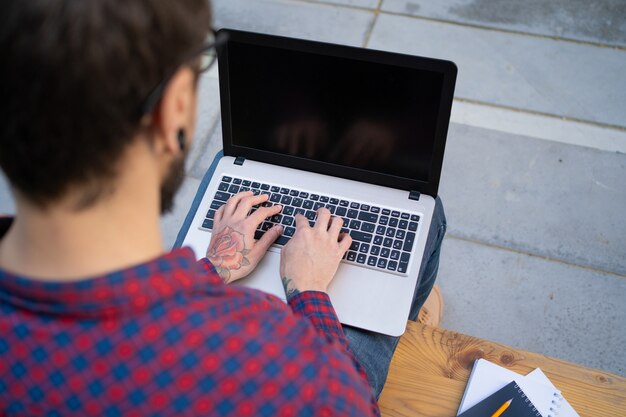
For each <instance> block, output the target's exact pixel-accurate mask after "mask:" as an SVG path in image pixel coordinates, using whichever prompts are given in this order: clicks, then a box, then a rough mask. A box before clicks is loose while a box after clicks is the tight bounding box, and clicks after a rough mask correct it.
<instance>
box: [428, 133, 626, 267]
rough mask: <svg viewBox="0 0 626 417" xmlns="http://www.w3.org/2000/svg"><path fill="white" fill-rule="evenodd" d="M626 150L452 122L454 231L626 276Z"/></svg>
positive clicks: (448, 168)
mask: <svg viewBox="0 0 626 417" xmlns="http://www.w3.org/2000/svg"><path fill="white" fill-rule="evenodd" d="M624 178H626V155H624V154H618V153H611V152H603V151H599V150H595V149H590V148H586V147H581V146H575V145H566V144H561V143H556V142H550V141H544V140H539V139H532V138H528V137H525V136H518V135H511V134H506V133H502V132H498V131H493V130H487V129H481V128H475V127H470V126H464V125H458V124H451V126H450V131H449V134H448V143H447V145H446V153H445V158H444V169H443V173H442V182H441V188H440V195H441V196H442V199H443V202H444V206H445V208H446V213H447V215H448V220H449V228H448V231H449V233H450V234H451V235H454V236H457V237H461V238H465V239H471V240H477V241H481V242H485V243H488V244H490V245H494V246H501V247H505V248H510V249H514V250H517V251H520V252H525V253H530V254H533V255H537V256H541V257H548V258H552V259H556V260H560V261H563V262H567V263H571V264H576V265H581V266H585V267H589V268H594V269H599V270H602V271H607V272H612V273H615V274H620V275H624V276H626V256H625V255H626V253H625V251H624V248H626V222H625V221H624V208H625V207H626V182H624Z"/></svg>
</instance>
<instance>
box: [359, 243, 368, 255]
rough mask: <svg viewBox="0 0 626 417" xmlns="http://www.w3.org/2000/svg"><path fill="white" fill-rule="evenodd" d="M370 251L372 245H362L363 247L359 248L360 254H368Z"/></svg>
mask: <svg viewBox="0 0 626 417" xmlns="http://www.w3.org/2000/svg"><path fill="white" fill-rule="evenodd" d="M369 251H370V245H368V244H367V243H363V244H361V247H360V248H359V252H361V253H367V252H369Z"/></svg>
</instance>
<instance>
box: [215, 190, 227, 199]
mask: <svg viewBox="0 0 626 417" xmlns="http://www.w3.org/2000/svg"><path fill="white" fill-rule="evenodd" d="M229 198H230V194H228V193H224V192H222V191H218V192H216V193H215V199H216V200H220V201H228V199H229Z"/></svg>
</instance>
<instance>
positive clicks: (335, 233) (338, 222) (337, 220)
mask: <svg viewBox="0 0 626 417" xmlns="http://www.w3.org/2000/svg"><path fill="white" fill-rule="evenodd" d="M342 227H343V219H342V218H341V217H336V216H333V217H332V218H331V219H330V227H329V228H328V232H329V233H330V235H331V237H333V238H334V239H338V238H339V232H341V228H342Z"/></svg>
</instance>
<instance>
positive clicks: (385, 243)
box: [383, 237, 393, 248]
mask: <svg viewBox="0 0 626 417" xmlns="http://www.w3.org/2000/svg"><path fill="white" fill-rule="evenodd" d="M392 244H393V239H392V238H390V237H386V238H385V240H383V246H384V247H386V248H390V247H391V245H392Z"/></svg>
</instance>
